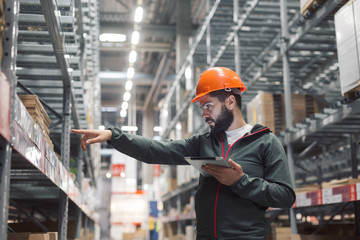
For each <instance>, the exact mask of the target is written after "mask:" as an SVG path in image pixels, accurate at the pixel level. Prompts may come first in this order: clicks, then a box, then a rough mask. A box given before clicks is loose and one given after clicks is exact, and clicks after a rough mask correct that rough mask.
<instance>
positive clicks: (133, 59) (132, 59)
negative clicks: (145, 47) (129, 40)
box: [129, 50, 137, 63]
mask: <svg viewBox="0 0 360 240" xmlns="http://www.w3.org/2000/svg"><path fill="white" fill-rule="evenodd" d="M136 57H137V52H136V51H135V50H131V52H130V54H129V62H130V63H134V62H136Z"/></svg>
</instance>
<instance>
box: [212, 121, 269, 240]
mask: <svg viewBox="0 0 360 240" xmlns="http://www.w3.org/2000/svg"><path fill="white" fill-rule="evenodd" d="M268 129H269V128H264V129H261V130H259V131H257V132H254V133H251V134H249V135H245V136H243V137H241V138H239V139H238V140H236V141H235V142H234V143H233V144H231V145H230V147H229V150H228V151H227V153H226V155H225V158H224V141H223V139H222V137H221V135H219V136H220V141H221V152H222V157H223V158H224V159H225V160H226V158H227V156H228V154H229V152H230V149H231V148H232V146H234V144H235V143H236V142H238V141H240V140H241V139H243V138H246V137H250V136H252V135H254V134H256V133H259V132H263V131H265V130H268ZM220 185H221V184H220V182H218V185H217V189H216V196H215V206H214V237H215V239H217V233H216V208H217V202H218V198H219V192H220Z"/></svg>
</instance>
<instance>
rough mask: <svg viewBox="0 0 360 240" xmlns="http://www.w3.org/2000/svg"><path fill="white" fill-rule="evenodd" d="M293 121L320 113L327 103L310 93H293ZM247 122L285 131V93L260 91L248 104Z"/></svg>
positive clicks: (277, 131) (276, 131) (275, 131)
mask: <svg viewBox="0 0 360 240" xmlns="http://www.w3.org/2000/svg"><path fill="white" fill-rule="evenodd" d="M291 101H292V120H293V121H292V122H293V124H295V123H299V122H301V121H303V120H304V119H305V118H306V117H309V116H311V115H313V114H314V113H319V112H321V110H322V109H323V108H324V107H325V104H324V103H322V102H320V101H319V100H317V99H314V98H313V97H311V96H309V95H304V94H292V96H291ZM246 111H247V122H248V123H249V124H251V125H255V124H256V123H259V124H262V125H264V126H266V127H269V128H270V130H271V131H273V132H274V133H279V132H282V131H285V129H286V126H285V125H286V124H285V100H284V95H283V94H273V93H268V92H262V91H260V92H259V93H258V95H256V96H255V97H254V98H253V99H252V100H251V101H250V102H249V103H248V104H247V106H246Z"/></svg>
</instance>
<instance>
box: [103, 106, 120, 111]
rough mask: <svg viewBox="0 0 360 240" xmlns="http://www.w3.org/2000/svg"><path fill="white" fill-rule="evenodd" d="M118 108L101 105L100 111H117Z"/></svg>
mask: <svg viewBox="0 0 360 240" xmlns="http://www.w3.org/2000/svg"><path fill="white" fill-rule="evenodd" d="M118 110H119V109H118V108H116V107H102V108H101V111H102V112H117V111H118Z"/></svg>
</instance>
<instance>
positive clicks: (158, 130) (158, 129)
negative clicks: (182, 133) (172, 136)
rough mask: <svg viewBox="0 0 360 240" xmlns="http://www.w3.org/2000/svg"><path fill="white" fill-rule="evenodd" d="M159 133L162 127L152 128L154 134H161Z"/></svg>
mask: <svg viewBox="0 0 360 240" xmlns="http://www.w3.org/2000/svg"><path fill="white" fill-rule="evenodd" d="M161 131H162V127H160V126H155V127H154V132H161Z"/></svg>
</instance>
